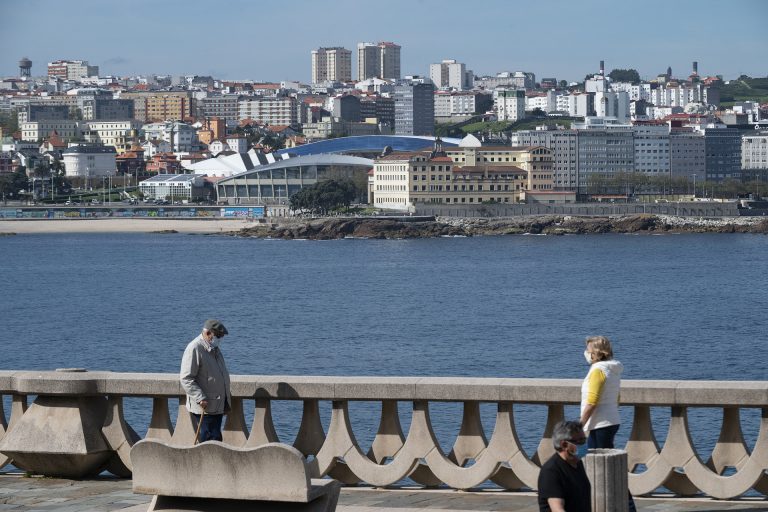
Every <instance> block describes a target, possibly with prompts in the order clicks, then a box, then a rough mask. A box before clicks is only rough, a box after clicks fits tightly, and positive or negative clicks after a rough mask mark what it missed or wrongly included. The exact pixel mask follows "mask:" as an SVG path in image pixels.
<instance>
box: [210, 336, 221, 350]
mask: <svg viewBox="0 0 768 512" xmlns="http://www.w3.org/2000/svg"><path fill="white" fill-rule="evenodd" d="M220 343H221V338H219V337H218V336H214V337H213V338H211V341H209V342H208V344H209V345H210V346H211V348H217V347H218V346H219V344H220Z"/></svg>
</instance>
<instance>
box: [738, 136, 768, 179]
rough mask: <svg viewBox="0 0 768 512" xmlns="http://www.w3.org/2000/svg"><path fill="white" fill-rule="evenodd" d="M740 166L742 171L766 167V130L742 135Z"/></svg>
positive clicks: (767, 141)
mask: <svg viewBox="0 0 768 512" xmlns="http://www.w3.org/2000/svg"><path fill="white" fill-rule="evenodd" d="M741 168H742V170H744V171H747V170H755V169H760V170H765V169H768V132H764V133H759V134H755V135H744V136H743V137H742V139H741Z"/></svg>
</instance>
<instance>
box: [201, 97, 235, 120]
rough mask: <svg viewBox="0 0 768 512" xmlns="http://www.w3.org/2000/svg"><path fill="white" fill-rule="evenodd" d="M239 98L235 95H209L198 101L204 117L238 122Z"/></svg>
mask: <svg viewBox="0 0 768 512" xmlns="http://www.w3.org/2000/svg"><path fill="white" fill-rule="evenodd" d="M240 98H241V97H240V96H239V95H237V94H222V95H218V94H217V95H211V96H208V97H205V98H202V99H200V100H198V102H197V104H198V107H199V108H200V110H201V112H202V114H203V116H204V117H218V118H219V119H224V120H225V121H239V120H240V119H242V118H241V117H240V112H239V106H240Z"/></svg>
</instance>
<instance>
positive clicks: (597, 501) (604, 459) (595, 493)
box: [584, 448, 629, 512]
mask: <svg viewBox="0 0 768 512" xmlns="http://www.w3.org/2000/svg"><path fill="white" fill-rule="evenodd" d="M584 465H585V468H586V470H587V476H588V477H589V482H590V483H591V484H592V512H627V509H628V508H629V507H628V505H629V490H628V486H627V452H625V451H624V450H614V449H606V448H597V449H592V450H589V453H588V454H587V456H586V458H585V459H584Z"/></svg>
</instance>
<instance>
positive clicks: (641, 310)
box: [0, 234, 768, 458]
mask: <svg viewBox="0 0 768 512" xmlns="http://www.w3.org/2000/svg"><path fill="white" fill-rule="evenodd" d="M767 254H768V237H766V236H762V235H745V234H706V235H696V234H685V235H660V236H649V235H640V236H637V235H588V236H560V237H553V236H504V237H476V238H439V239H415V240H334V241H280V240H258V239H243V238H233V237H225V236H202V235H183V234H109V235H105V234H91V235H85V234H82V235H71V234H61V235H20V236H15V237H0V261H2V275H1V276H2V277H0V289H2V293H1V294H0V311H2V325H3V328H4V331H5V333H6V335H5V336H6V340H5V342H4V343H3V346H4V348H3V350H2V355H3V357H2V359H0V368H1V369H5V370H23V369H46V370H52V369H55V368H62V367H81V368H87V369H89V370H109V371H125V372H167V373H175V372H177V371H178V365H179V361H180V358H181V354H182V351H183V349H184V347H185V345H186V344H187V342H189V340H191V339H192V338H193V337H195V336H196V335H197V334H198V333H199V331H200V327H201V326H202V323H203V321H204V320H205V319H206V318H209V317H216V318H219V319H221V320H222V322H223V323H224V324H225V325H226V326H227V328H228V329H229V332H230V335H229V336H228V337H226V338H225V339H224V345H223V351H224V353H225V356H226V358H227V363H228V366H229V368H230V371H231V372H232V373H233V374H280V375H356V376H374V375H375V376H467V377H530V378H539V377H548V378H549V377H551V378H583V376H584V374H585V373H586V371H587V365H586V363H585V362H584V359H583V356H582V351H583V349H584V346H583V341H584V339H585V337H587V336H589V335H593V334H603V335H606V336H608V337H609V338H610V339H611V340H612V341H613V342H614V348H615V352H616V357H617V359H619V360H621V361H622V362H623V363H624V365H625V373H624V378H625V379H700V380H765V379H766V378H768V370H766V365H765V363H764V361H762V359H764V357H763V356H762V354H765V344H766V340H765V336H766V333H768V315H766V311H768V288H767V287H766V275H768V258H766V255H767ZM128 402H129V404H127V406H126V415H127V417H128V420H129V421H130V422H131V424H132V425H133V426H134V428H135V429H136V430H137V431H138V432H140V433H143V432H145V431H146V426H147V423H148V419H149V404H150V401H149V400H148V399H130V400H129V401H128ZM5 406H6V415H7V414H8V413H9V409H8V401H7V398H6V401H5ZM323 406H324V414H325V418H326V421H327V417H328V411H329V410H330V404H327V403H326V404H323ZM274 407H275V410H274V411H273V414H274V416H275V421H276V423H277V426H278V431H279V433H281V436H282V437H283V438H284V440H286V441H288V442H290V441H291V440H292V436H293V435H295V432H296V430H297V428H298V419H297V416H298V414H299V408H298V404H291V403H277V404H275V406H274ZM371 407H372V406H371V405H370V404H353V406H352V417H353V426H354V427H355V433H356V435H357V436H358V438H359V439H360V440H361V443H362V444H365V443H369V442H370V440H371V439H372V437H373V434H374V432H375V424H376V422H377V420H376V418H375V416H376V415H375V414H373V415H371V414H370V410H371V409H370V408H371ZM250 408H251V409H250V410H249V415H250V414H251V412H252V405H251V406H250ZM407 409H408V404H401V410H403V411H406V414H404V419H403V423H404V425H403V427H404V429H407V426H408V417H407V416H408V415H407ZM631 412H632V411H631V408H623V409H622V414H623V415H624V417H625V418H626V422H625V425H624V426H623V427H622V429H621V430H620V434H619V437H618V441H619V442H623V440H626V436H627V435H628V433H629V427H630V424H631ZM545 413H546V411H545V408H544V407H540V406H539V407H537V406H521V407H520V411H519V413H518V411H517V410H516V421H517V426H518V431H519V432H520V435H521V438H522V441H523V443H524V445H525V446H526V449H527V450H529V453H530V452H532V451H533V449H534V448H535V446H536V443H538V439H539V437H540V435H541V432H542V429H543V427H544V418H545ZM494 414H495V412H494V409H493V406H492V405H488V406H483V417H484V420H485V422H486V424H488V432H487V434H488V435H490V433H491V430H492V426H493V418H494ZM567 414H568V415H571V416H575V415H576V414H577V413H576V408H575V407H569V408H568V409H567ZM668 416H669V409H668V408H666V409H665V408H654V418H655V419H657V427H658V429H657V432H656V434H657V437H658V438H659V440H660V442H663V439H664V437H665V434H666V430H665V428H666V421H667V418H668ZM758 416H759V411H746V412H745V413H744V414H743V423H744V430H745V437H746V438H747V442H748V444H751V443H752V442H754V437H755V434H756V428H757V421H758ZM433 419H434V421H435V423H436V430H437V432H438V437H439V438H440V440H441V443H444V445H443V448H444V450H445V451H446V452H447V451H448V450H449V449H450V445H451V443H452V440H453V438H455V435H456V433H457V432H458V427H459V423H460V420H461V416H460V408H459V406H458V405H456V404H435V405H434V411H433ZM719 422H720V418H719V413H718V411H716V410H713V409H703V410H696V411H693V412H692V413H691V422H690V426H691V431H692V434H693V437H694V440H695V441H696V442H697V448H699V450H700V452H701V453H702V454H703V456H704V457H705V458H706V456H707V455H708V451H709V450H711V447H712V445H713V444H714V442H715V441H716V438H717V433H718V432H719Z"/></svg>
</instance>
